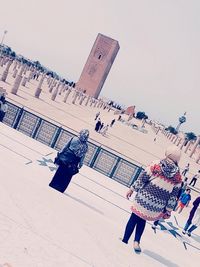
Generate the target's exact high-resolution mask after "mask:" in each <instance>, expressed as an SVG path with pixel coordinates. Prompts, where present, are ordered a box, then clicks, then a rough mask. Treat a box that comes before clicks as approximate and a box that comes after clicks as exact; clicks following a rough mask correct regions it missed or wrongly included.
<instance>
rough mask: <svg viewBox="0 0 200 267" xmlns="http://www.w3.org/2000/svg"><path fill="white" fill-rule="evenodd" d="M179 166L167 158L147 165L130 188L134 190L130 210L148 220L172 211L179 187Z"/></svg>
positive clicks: (158, 217) (154, 219)
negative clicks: (134, 193)
mask: <svg viewBox="0 0 200 267" xmlns="http://www.w3.org/2000/svg"><path fill="white" fill-rule="evenodd" d="M181 182H182V181H181V175H180V171H179V167H178V166H177V165H176V164H175V163H173V162H172V161H169V160H167V159H164V160H161V161H157V162H154V163H152V164H151V165H149V166H148V167H147V168H146V169H145V170H144V172H143V173H142V174H141V175H140V176H139V177H138V179H137V180H136V181H135V183H134V184H133V185H132V187H131V189H132V190H134V191H136V195H135V197H134V200H133V205H132V207H131V210H132V212H133V213H135V214H137V215H138V216H139V217H141V218H143V219H144V220H148V221H156V220H158V219H160V218H161V217H162V216H163V213H164V212H166V211H172V210H173V208H174V206H175V204H176V198H177V195H178V192H179V190H180V188H181Z"/></svg>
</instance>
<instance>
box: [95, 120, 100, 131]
mask: <svg viewBox="0 0 200 267" xmlns="http://www.w3.org/2000/svg"><path fill="white" fill-rule="evenodd" d="M100 127H101V119H100V118H99V119H98V121H97V123H96V125H95V128H94V129H95V131H96V132H99V129H100Z"/></svg>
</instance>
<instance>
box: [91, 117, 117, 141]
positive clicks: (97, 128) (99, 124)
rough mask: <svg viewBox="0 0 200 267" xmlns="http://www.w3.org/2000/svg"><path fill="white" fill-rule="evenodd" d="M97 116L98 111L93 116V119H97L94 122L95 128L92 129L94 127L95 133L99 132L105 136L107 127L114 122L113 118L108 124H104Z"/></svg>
mask: <svg viewBox="0 0 200 267" xmlns="http://www.w3.org/2000/svg"><path fill="white" fill-rule="evenodd" d="M99 116H100V112H98V113H97V114H96V116H95V119H94V120H95V121H97V122H96V124H95V128H94V129H95V131H96V132H97V133H101V134H102V135H103V136H105V135H106V133H107V131H108V129H109V127H112V126H113V124H114V123H115V119H113V120H112V121H111V123H110V124H106V125H105V124H104V122H102V121H101V119H100V117H99Z"/></svg>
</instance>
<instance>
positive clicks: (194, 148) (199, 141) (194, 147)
mask: <svg viewBox="0 0 200 267" xmlns="http://www.w3.org/2000/svg"><path fill="white" fill-rule="evenodd" d="M199 143H200V135H199V136H198V137H197V140H196V142H195V143H194V146H193V148H192V151H191V153H190V155H189V157H190V158H191V157H192V155H193V154H194V152H195V150H196V148H197V146H198V145H199Z"/></svg>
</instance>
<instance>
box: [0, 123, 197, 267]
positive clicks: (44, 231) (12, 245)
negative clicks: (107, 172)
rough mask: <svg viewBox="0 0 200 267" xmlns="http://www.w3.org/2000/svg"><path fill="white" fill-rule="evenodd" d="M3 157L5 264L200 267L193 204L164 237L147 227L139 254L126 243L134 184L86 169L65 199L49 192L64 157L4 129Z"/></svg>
mask: <svg viewBox="0 0 200 267" xmlns="http://www.w3.org/2000/svg"><path fill="white" fill-rule="evenodd" d="M0 152H1V153H0V159H1V160H0V169H1V174H0V183H1V187H0V200H1V201H0V203H1V209H0V237H1V245H0V266H1V265H2V266H6V265H3V264H5V263H8V264H9V265H8V264H7V266H10V267H57V266H62V267H68V266H70V267H79V266H80V267H87V266H88V267H89V266H91V267H131V266H145V267H146V266H147V267H151V266H152V267H161V266H168V267H188V266H193V267H196V266H199V261H200V228H198V229H196V231H195V232H194V235H192V237H190V238H189V237H187V236H183V235H182V234H181V232H182V227H183V225H184V223H185V221H186V219H187V216H188V214H189V211H190V208H191V206H190V207H188V208H185V210H184V211H183V213H181V214H176V213H173V215H172V217H171V218H170V219H169V220H167V221H166V222H163V223H162V225H161V228H159V229H158V230H157V232H156V233H154V232H153V230H152V229H151V225H150V224H147V227H146V229H145V233H144V235H143V238H142V242H141V247H142V250H143V251H142V253H141V255H136V254H135V253H134V252H133V249H132V240H131V241H130V244H128V245H124V244H123V243H122V242H121V241H120V239H119V238H120V237H121V236H122V235H123V231H124V227H125V225H126V222H127V220H128V218H129V216H130V205H131V202H130V201H128V200H126V198H125V197H124V196H125V193H126V191H127V188H126V187H124V186H123V185H120V184H118V183H117V182H115V181H113V180H111V179H109V178H108V177H105V176H104V175H102V174H100V173H98V172H96V171H94V170H92V169H90V168H88V167H86V166H84V167H83V168H82V169H81V170H80V173H79V174H77V175H76V176H75V177H74V178H73V181H72V182H71V184H70V185H69V188H68V190H67V192H65V193H64V194H61V193H59V192H57V191H55V190H53V189H51V188H49V186H48V183H49V182H50V180H51V177H52V176H53V173H54V171H55V166H54V165H53V163H52V160H53V158H54V156H55V154H56V152H55V151H54V150H53V149H51V148H49V147H47V146H45V145H43V144H41V143H39V142H37V141H35V140H33V139H31V138H29V137H27V136H25V135H23V134H21V133H19V132H17V131H15V130H13V129H11V128H9V127H7V126H6V125H3V124H0ZM195 197H196V195H195V193H194V192H193V195H192V199H194V198H195Z"/></svg>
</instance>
